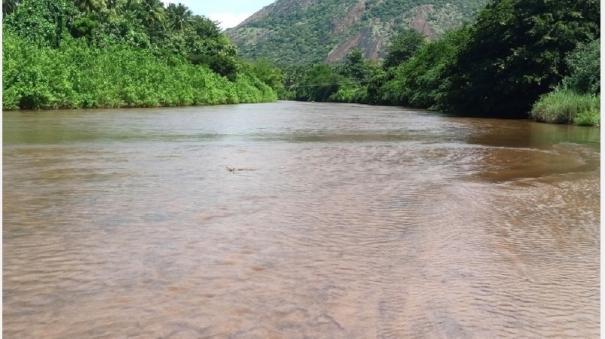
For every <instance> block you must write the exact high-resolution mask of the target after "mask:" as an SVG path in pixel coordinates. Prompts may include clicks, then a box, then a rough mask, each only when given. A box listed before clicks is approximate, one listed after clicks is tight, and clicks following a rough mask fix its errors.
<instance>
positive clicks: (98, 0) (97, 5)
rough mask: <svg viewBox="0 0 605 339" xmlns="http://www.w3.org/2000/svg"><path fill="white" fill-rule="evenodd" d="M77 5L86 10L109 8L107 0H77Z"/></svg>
mask: <svg viewBox="0 0 605 339" xmlns="http://www.w3.org/2000/svg"><path fill="white" fill-rule="evenodd" d="M75 3H76V6H78V8H79V9H81V10H83V11H86V12H93V11H99V10H101V9H104V8H107V3H106V1H105V0H75Z"/></svg>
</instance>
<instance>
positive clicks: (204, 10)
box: [164, 0, 275, 29]
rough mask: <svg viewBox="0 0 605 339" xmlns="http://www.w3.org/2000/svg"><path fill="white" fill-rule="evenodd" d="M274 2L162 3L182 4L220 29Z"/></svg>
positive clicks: (205, 0)
mask: <svg viewBox="0 0 605 339" xmlns="http://www.w3.org/2000/svg"><path fill="white" fill-rule="evenodd" d="M274 1H275V0H164V3H182V4H183V5H186V6H187V7H189V8H190V9H191V11H192V12H193V13H194V14H199V15H204V16H207V17H208V18H210V19H212V20H214V21H218V22H219V23H220V26H221V28H223V29H225V28H230V27H235V26H237V24H239V23H240V22H242V21H244V19H246V18H247V17H249V16H250V15H252V14H253V13H254V12H256V11H258V10H259V9H261V8H263V7H265V6H267V5H268V4H270V3H272V2H274Z"/></svg>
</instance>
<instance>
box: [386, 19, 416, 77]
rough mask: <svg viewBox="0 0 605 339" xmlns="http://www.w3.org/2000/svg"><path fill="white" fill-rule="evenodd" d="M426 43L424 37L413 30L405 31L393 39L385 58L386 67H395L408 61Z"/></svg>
mask: <svg viewBox="0 0 605 339" xmlns="http://www.w3.org/2000/svg"><path fill="white" fill-rule="evenodd" d="M423 43H424V36H422V34H420V33H418V32H417V31H415V30H413V29H404V30H402V31H400V32H399V33H397V34H396V35H395V36H394V37H393V38H392V39H391V44H390V46H389V47H388V49H387V55H386V57H385V58H384V67H385V68H390V67H395V66H397V65H399V64H401V63H402V62H404V61H406V60H407V59H409V58H410V57H412V55H414V53H416V51H418V49H420V47H421V46H422V44H423Z"/></svg>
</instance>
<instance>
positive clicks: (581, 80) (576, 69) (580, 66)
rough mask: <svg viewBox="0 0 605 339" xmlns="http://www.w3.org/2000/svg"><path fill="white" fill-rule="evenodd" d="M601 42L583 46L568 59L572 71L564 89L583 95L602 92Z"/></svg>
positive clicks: (564, 83)
mask: <svg viewBox="0 0 605 339" xmlns="http://www.w3.org/2000/svg"><path fill="white" fill-rule="evenodd" d="M600 45H601V44H600V41H599V40H598V39H597V40H594V41H591V42H590V43H588V44H581V45H580V46H578V48H576V49H575V50H574V51H573V52H572V53H571V54H570V55H569V56H568V57H567V59H566V61H567V65H568V66H569V69H570V71H571V73H570V75H569V76H567V77H565V79H563V87H565V88H566V89H570V90H572V91H575V92H578V93H582V94H588V93H590V94H599V93H600V92H601V76H600V75H601V67H600V66H601V65H600V61H601V57H600V48H601V46H600Z"/></svg>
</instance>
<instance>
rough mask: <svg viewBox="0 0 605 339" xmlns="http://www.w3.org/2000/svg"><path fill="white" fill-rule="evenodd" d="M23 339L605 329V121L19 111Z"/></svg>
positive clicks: (284, 107) (404, 114) (15, 289)
mask: <svg viewBox="0 0 605 339" xmlns="http://www.w3.org/2000/svg"><path fill="white" fill-rule="evenodd" d="M3 117H4V127H3V132H4V148H3V155H4V167H3V171H4V172H3V179H4V184H3V189H4V196H3V209H4V220H3V237H4V252H3V260H4V271H3V279H4V281H3V283H4V285H3V302H4V317H3V325H4V326H3V333H4V336H5V337H6V338H43V337H44V338H84V337H103V338H105V337H106V338H118V337H140V338H204V337H216V338H305V337H310V338H378V337H380V338H408V337H417V338H443V337H445V338H470V337H475V338H489V337H511V338H513V337H535V338H538V337H547V336H556V337H579V338H592V337H595V338H596V337H598V335H599V218H600V210H599V197H600V191H599V156H600V144H599V130H598V129H596V128H587V127H577V126H562V125H549V124H539V123H534V122H530V121H527V120H499V119H478V118H460V117H448V116H445V115H441V114H437V113H430V112H424V111H419V110H411V109H404V108H397V107H380V106H364V105H348V104H317V103H295V102H278V103H271V104H255V105H232V106H216V107H187V108H158V109H128V110H80V111H45V112H26V111H24V112H4V113H3Z"/></svg>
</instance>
